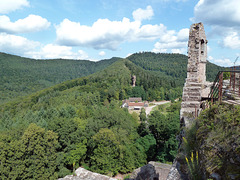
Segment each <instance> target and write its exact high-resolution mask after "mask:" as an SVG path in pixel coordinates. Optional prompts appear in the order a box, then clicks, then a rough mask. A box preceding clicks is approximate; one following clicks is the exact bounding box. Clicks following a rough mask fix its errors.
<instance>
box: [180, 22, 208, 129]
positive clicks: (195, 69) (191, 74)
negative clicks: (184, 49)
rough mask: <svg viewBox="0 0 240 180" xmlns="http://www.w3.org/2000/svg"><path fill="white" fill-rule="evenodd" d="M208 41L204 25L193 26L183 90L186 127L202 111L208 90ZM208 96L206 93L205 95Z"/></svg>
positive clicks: (190, 34) (184, 122)
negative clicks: (202, 102) (202, 103)
mask: <svg viewBox="0 0 240 180" xmlns="http://www.w3.org/2000/svg"><path fill="white" fill-rule="evenodd" d="M206 63H207V39H206V35H205V31H204V27H203V24H202V23H196V24H193V25H192V26H191V28H190V32H189V41H188V65H187V78H186V81H185V84H184V88H183V96H182V104H181V111H180V118H181V121H183V124H185V126H186V127H189V126H190V124H191V122H192V121H193V120H194V119H195V117H196V116H197V115H198V114H199V113H200V111H201V107H200V105H201V99H202V97H203V96H204V95H203V92H205V91H204V88H206V75H205V74H206ZM205 94H206V93H205Z"/></svg>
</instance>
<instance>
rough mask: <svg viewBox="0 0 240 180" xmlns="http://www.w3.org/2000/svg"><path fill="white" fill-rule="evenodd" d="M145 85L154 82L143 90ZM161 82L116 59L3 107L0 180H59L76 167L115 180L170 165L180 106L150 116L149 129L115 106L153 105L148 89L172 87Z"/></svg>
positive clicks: (131, 64)
mask: <svg viewBox="0 0 240 180" xmlns="http://www.w3.org/2000/svg"><path fill="white" fill-rule="evenodd" d="M136 72H138V73H139V74H141V75H142V76H139V77H138V80H137V86H136V87H134V88H133V87H132V86H131V74H133V73H136ZM148 78H149V79H151V81H153V82H152V83H150V84H147V83H144V82H145V81H146V80H148ZM155 81H156V82H155ZM158 81H159V82H158ZM154 82H155V83H154ZM160 83H161V79H159V78H157V77H155V76H153V75H148V74H147V72H145V70H143V69H141V68H140V67H137V66H136V65H134V64H133V63H132V62H130V61H128V60H121V61H118V62H115V63H114V64H112V65H111V66H109V68H107V69H105V70H102V71H101V72H98V73H96V74H93V75H90V76H88V77H83V78H79V79H75V80H71V81H66V82H64V83H61V84H59V85H55V86H53V87H50V88H47V89H44V90H42V91H39V92H37V93H34V94H32V95H30V96H28V97H25V98H22V99H20V100H15V101H12V102H9V103H5V104H3V105H1V106H0V159H1V164H0V169H1V171H0V173H1V174H0V177H1V178H2V179H7V178H9V179H31V178H33V177H34V178H45V179H56V178H57V177H62V176H64V175H66V174H70V173H71V172H72V171H73V169H74V168H77V167H79V166H84V167H85V168H87V169H90V170H92V171H95V172H99V173H102V174H107V175H115V174H116V173H118V172H121V173H127V172H131V171H132V170H133V169H135V168H138V167H140V166H143V165H144V164H146V162H147V161H149V160H156V161H157V160H158V161H161V162H166V161H169V162H171V161H173V159H174V157H175V155H176V153H177V144H178V143H177V141H176V138H175V136H176V134H177V133H178V131H179V108H180V104H179V103H174V104H173V105H172V106H170V107H169V108H168V110H167V111H168V114H161V113H160V111H156V112H154V113H153V114H152V115H150V116H149V124H148V126H149V128H147V127H146V125H145V122H144V120H143V119H142V118H140V120H141V121H142V123H140V121H139V118H138V116H137V115H136V114H133V115H131V114H129V113H128V111H127V110H126V109H122V108H120V105H121V101H119V100H122V99H124V98H127V97H130V96H137V95H139V94H138V93H142V95H145V96H146V98H153V97H152V94H151V93H149V92H148V91H145V89H147V88H150V89H152V91H157V89H158V88H159V87H160V86H162V88H169V87H171V83H167V82H166V83H165V82H164V83H162V84H160ZM156 84H158V85H156ZM138 85H141V86H138ZM145 85H147V87H145ZM172 90H173V91H174V88H173V89H172ZM177 96H178V95H176V97H177ZM163 98H164V97H163ZM143 113H144V112H143ZM141 117H144V116H143V115H142V116H141ZM33 169H34V171H33Z"/></svg>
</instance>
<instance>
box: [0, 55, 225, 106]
mask: <svg viewBox="0 0 240 180" xmlns="http://www.w3.org/2000/svg"><path fill="white" fill-rule="evenodd" d="M128 59H129V60H130V61H131V62H132V63H133V64H135V65H136V66H134V68H133V70H134V69H135V70H134V72H133V74H135V75H137V76H138V77H137V83H138V85H139V86H144V89H145V90H146V89H148V91H149V93H150V94H153V95H152V97H153V98H155V99H162V97H163V96H165V97H167V98H168V99H171V98H172V97H168V94H169V93H168V94H165V95H159V94H156V92H154V91H152V90H151V89H152V88H150V89H149V87H155V88H156V87H159V89H158V91H160V87H162V88H168V89H169V88H171V87H173V88H176V87H179V89H181V88H182V86H183V84H184V81H185V78H186V74H187V72H186V67H187V56H185V55H181V54H166V53H158V54H156V53H151V52H144V53H135V54H133V55H131V56H129V57H128ZM118 60H122V58H111V59H109V60H101V61H98V62H92V61H88V60H81V61H76V60H63V59H53V60H34V59H29V58H22V57H19V56H14V55H9V54H5V53H0V77H1V78H0V94H1V96H0V104H3V103H5V102H8V101H10V100H12V99H15V98H17V97H20V96H25V95H29V94H31V93H33V92H37V91H39V90H42V89H44V88H47V87H50V86H53V85H56V84H59V83H61V82H64V81H67V80H72V79H75V78H79V77H83V76H87V75H89V74H92V73H95V72H97V71H100V70H102V69H104V68H107V67H108V66H109V65H111V64H112V63H114V62H116V61H118ZM129 68H130V67H129ZM139 68H142V69H144V70H145V71H144V73H143V74H144V75H143V74H141V73H139V72H142V71H139V70H137V69H139ZM222 69H223V68H222V67H219V66H217V65H214V64H212V63H209V62H208V63H207V80H210V81H213V80H214V78H215V76H216V74H217V72H218V71H219V70H222ZM139 76H141V77H144V78H145V79H147V80H146V81H141V82H140V81H138V78H139ZM149 76H151V77H154V80H153V79H150V78H149ZM140 79H141V78H140ZM156 79H157V83H158V84H155V85H153V84H152V83H155V81H156ZM169 91H170V89H169ZM180 91H181V90H180ZM162 93H164V92H163V91H162ZM154 94H155V96H154ZM172 94H173V93H172ZM178 94H179V93H178ZM161 96H162V97H161ZM170 96H172V95H170ZM173 96H176V95H173ZM146 99H147V98H146Z"/></svg>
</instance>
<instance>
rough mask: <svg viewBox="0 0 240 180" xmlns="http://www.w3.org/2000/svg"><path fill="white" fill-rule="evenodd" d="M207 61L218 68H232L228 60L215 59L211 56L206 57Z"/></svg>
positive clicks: (231, 63)
mask: <svg viewBox="0 0 240 180" xmlns="http://www.w3.org/2000/svg"><path fill="white" fill-rule="evenodd" d="M208 60H209V61H210V62H212V63H214V64H217V65H219V66H224V67H230V66H233V62H232V61H231V60H230V59H228V58H223V59H215V58H213V57H212V56H209V57H208Z"/></svg>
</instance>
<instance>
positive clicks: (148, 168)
mask: <svg viewBox="0 0 240 180" xmlns="http://www.w3.org/2000/svg"><path fill="white" fill-rule="evenodd" d="M170 168H171V165H168V164H163V163H157V162H153V161H150V162H149V163H148V164H147V165H145V166H143V167H140V168H138V169H136V170H134V171H133V173H132V174H131V176H130V179H129V180H142V179H148V180H166V179H167V176H168V173H169V171H170Z"/></svg>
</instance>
